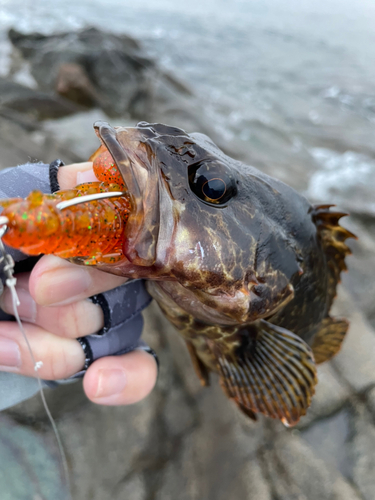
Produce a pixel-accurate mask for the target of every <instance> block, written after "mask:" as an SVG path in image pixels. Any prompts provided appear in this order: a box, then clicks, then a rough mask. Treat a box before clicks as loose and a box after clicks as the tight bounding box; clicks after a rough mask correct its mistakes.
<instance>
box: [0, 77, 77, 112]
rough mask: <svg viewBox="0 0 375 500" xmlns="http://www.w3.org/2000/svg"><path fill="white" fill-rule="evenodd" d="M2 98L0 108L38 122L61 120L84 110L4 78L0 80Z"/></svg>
mask: <svg viewBox="0 0 375 500" xmlns="http://www.w3.org/2000/svg"><path fill="white" fill-rule="evenodd" d="M0 96H1V97H0V107H2V108H8V109H12V110H14V111H17V112H19V113H23V114H26V115H27V116H28V117H30V118H34V119H36V120H43V119H46V118H60V117H62V116H67V115H71V114H73V113H77V112H79V111H81V109H82V108H81V107H79V106H77V105H75V104H73V103H72V102H71V101H68V100H67V99H64V98H62V97H59V96H57V95H54V94H53V93H52V92H42V91H40V90H34V89H30V88H29V87H26V86H24V85H20V84H19V83H15V82H11V81H9V80H6V79H4V78H0Z"/></svg>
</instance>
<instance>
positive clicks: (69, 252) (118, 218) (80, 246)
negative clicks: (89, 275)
mask: <svg viewBox="0 0 375 500" xmlns="http://www.w3.org/2000/svg"><path fill="white" fill-rule="evenodd" d="M90 159H91V160H92V161H93V168H94V173H95V175H96V177H97V178H98V180H99V182H87V183H85V184H80V185H79V186H77V187H75V188H73V189H69V190H64V191H58V192H57V193H54V194H52V195H49V194H43V193H41V192H40V191H33V192H31V193H30V194H29V196H28V197H27V198H26V199H22V198H12V199H8V200H0V207H3V211H2V213H1V215H4V216H5V217H7V218H8V220H9V224H8V230H7V232H6V233H5V235H4V236H3V241H4V243H6V244H7V245H9V246H10V247H13V248H17V249H19V250H21V251H22V252H24V253H26V254H28V255H39V254H41V253H45V254H53V255H57V256H59V257H62V258H64V259H67V258H73V257H82V258H84V259H85V260H84V262H85V264H87V265H94V264H97V263H99V262H106V263H111V262H117V261H119V260H121V259H122V258H123V250H122V247H123V233H124V228H125V224H126V221H127V219H128V216H129V211H130V202H129V197H128V196H127V195H126V194H125V195H124V196H121V197H118V198H111V199H102V200H96V201H91V202H88V203H82V204H79V205H74V206H72V207H70V208H66V209H64V210H59V209H57V208H56V205H57V204H58V203H59V202H61V201H64V200H70V199H72V198H76V197H78V196H84V195H88V194H94V193H102V192H110V191H124V189H125V187H124V182H123V180H122V177H121V174H120V173H119V171H118V169H117V166H116V164H115V162H114V160H113V158H112V156H111V154H110V153H109V152H108V150H107V149H106V148H105V147H104V146H101V147H100V148H99V149H98V150H97V151H96V152H95V153H94V154H93V155H92V157H91V158H90Z"/></svg>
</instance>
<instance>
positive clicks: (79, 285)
mask: <svg viewBox="0 0 375 500" xmlns="http://www.w3.org/2000/svg"><path fill="white" fill-rule="evenodd" d="M49 273H53V275H50V274H49ZM50 276H51V277H52V279H49V277H50ZM44 279H45V282H46V284H45V285H44V283H43V282H44ZM44 279H43V280H42V281H41V283H40V285H39V289H38V291H37V301H38V302H39V303H40V304H44V305H52V304H53V305H65V304H70V303H71V302H75V301H76V300H77V299H78V298H81V296H82V294H84V292H86V291H87V290H88V289H89V288H90V285H91V283H92V279H91V276H90V274H89V273H88V272H87V271H85V270H84V269H80V268H79V267H78V266H77V268H74V269H72V268H71V267H69V268H61V269H55V270H51V271H48V272H47V273H45V274H44Z"/></svg>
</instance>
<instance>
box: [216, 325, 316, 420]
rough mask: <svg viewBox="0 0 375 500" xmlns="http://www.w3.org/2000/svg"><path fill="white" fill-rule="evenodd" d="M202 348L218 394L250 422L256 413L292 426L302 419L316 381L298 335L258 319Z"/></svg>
mask: <svg viewBox="0 0 375 500" xmlns="http://www.w3.org/2000/svg"><path fill="white" fill-rule="evenodd" d="M207 345H208V347H209V349H210V350H211V353H212V355H213V357H214V358H215V359H216V363H217V369H218V371H219V374H220V377H221V385H222V387H223V389H224V392H225V393H226V394H227V395H228V397H229V398H231V399H233V400H234V401H235V402H236V404H237V405H238V406H239V408H240V409H241V410H242V411H243V412H244V413H245V414H247V415H248V416H250V418H253V417H252V415H253V414H255V413H262V414H263V415H266V416H267V417H271V418H278V419H280V420H281V421H282V422H283V423H284V424H285V425H287V426H293V425H295V424H297V422H298V421H299V419H300V417H301V416H302V415H305V413H306V410H307V408H308V407H309V406H310V403H311V398H312V396H313V394H314V392H315V385H316V383H317V379H316V367H315V361H314V358H313V355H312V351H311V349H310V347H309V346H308V345H307V344H306V343H305V342H304V341H303V340H302V339H301V338H300V337H298V336H297V335H295V334H294V333H292V332H289V331H288V330H286V329H284V328H281V327H278V326H276V325H273V324H271V323H268V322H267V321H264V320H261V321H258V322H257V323H253V324H252V325H249V326H247V327H245V328H243V329H242V330H240V331H239V332H237V333H236V334H235V335H234V336H233V337H231V338H226V339H223V340H221V341H212V340H207Z"/></svg>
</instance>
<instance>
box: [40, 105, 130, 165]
mask: <svg viewBox="0 0 375 500" xmlns="http://www.w3.org/2000/svg"><path fill="white" fill-rule="evenodd" d="M97 120H103V121H106V122H108V121H110V122H111V124H113V125H117V124H119V123H116V122H114V121H113V120H110V119H109V117H108V116H107V115H106V114H105V113H104V112H103V111H102V110H101V109H96V108H95V109H92V110H90V111H85V112H82V113H77V114H75V115H72V116H67V117H65V118H61V119H60V120H45V121H44V122H43V125H42V126H43V130H44V131H45V132H46V133H47V134H48V135H49V136H51V137H53V138H54V139H55V141H56V142H58V143H59V144H61V147H63V148H65V149H66V151H72V152H73V153H74V154H75V155H76V156H77V157H78V158H79V159H80V160H81V161H87V160H88V159H89V157H90V156H91V155H92V154H93V153H94V151H96V149H97V148H98V147H99V145H100V141H99V139H98V138H97V136H96V134H95V132H94V129H93V124H94V122H96V121H97ZM121 124H122V125H123V126H126V125H128V126H129V127H130V126H133V125H134V121H129V122H128V123H126V122H125V120H121ZM72 130H74V134H72ZM61 158H62V159H64V161H65V157H64V156H62V157H61Z"/></svg>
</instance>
